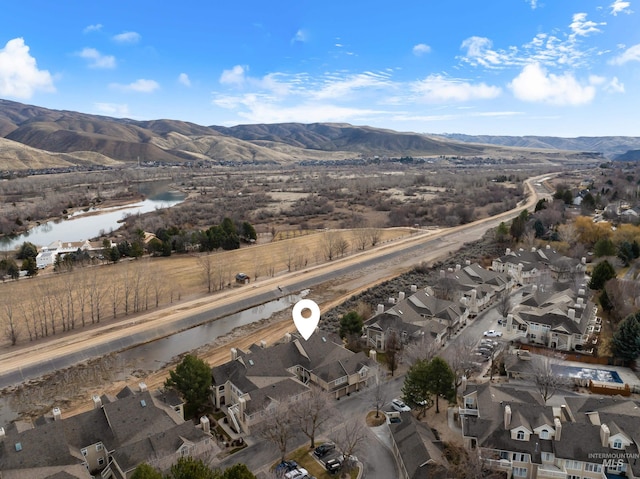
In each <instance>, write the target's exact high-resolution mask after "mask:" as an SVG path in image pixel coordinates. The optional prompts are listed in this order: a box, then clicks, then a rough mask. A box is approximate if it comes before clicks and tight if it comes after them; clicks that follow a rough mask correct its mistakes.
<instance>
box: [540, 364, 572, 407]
mask: <svg viewBox="0 0 640 479" xmlns="http://www.w3.org/2000/svg"><path fill="white" fill-rule="evenodd" d="M563 359H564V355H562V354H560V353H556V352H554V351H546V352H545V353H544V354H533V355H532V358H531V374H532V378H533V382H534V384H535V385H536V388H537V389H538V392H539V393H540V395H541V396H542V399H543V401H544V403H545V404H546V403H547V401H548V400H549V399H551V398H552V397H553V395H554V394H555V393H556V391H557V390H558V389H559V388H561V387H563V386H566V385H568V381H567V379H566V378H564V377H563V376H560V375H559V374H558V373H557V372H555V371H554V370H553V366H554V365H556V364H559V363H560V361H562V360H563Z"/></svg>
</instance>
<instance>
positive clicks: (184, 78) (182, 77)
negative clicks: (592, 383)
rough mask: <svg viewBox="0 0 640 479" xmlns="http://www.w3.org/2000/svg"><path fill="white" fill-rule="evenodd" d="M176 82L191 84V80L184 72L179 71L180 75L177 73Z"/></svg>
mask: <svg viewBox="0 0 640 479" xmlns="http://www.w3.org/2000/svg"><path fill="white" fill-rule="evenodd" d="M178 82H179V83H181V84H182V85H184V86H191V80H190V79H189V75H187V74H186V73H180V75H178Z"/></svg>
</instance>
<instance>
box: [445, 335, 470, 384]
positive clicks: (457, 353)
mask: <svg viewBox="0 0 640 479" xmlns="http://www.w3.org/2000/svg"><path fill="white" fill-rule="evenodd" d="M461 339H462V338H461ZM452 346H453V347H452V348H451V349H450V350H449V351H447V352H448V354H447V356H448V360H447V363H448V364H449V367H450V368H451V370H452V371H453V374H454V375H455V380H454V384H453V385H454V387H455V390H456V396H457V394H458V388H459V387H460V385H461V384H462V380H463V378H469V377H470V376H471V374H472V373H473V372H474V371H475V370H476V368H477V367H476V362H475V361H474V359H475V339H473V338H469V337H467V338H464V339H462V340H459V341H456V342H455V343H453V345H452Z"/></svg>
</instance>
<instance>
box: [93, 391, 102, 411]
mask: <svg viewBox="0 0 640 479" xmlns="http://www.w3.org/2000/svg"><path fill="white" fill-rule="evenodd" d="M91 399H92V400H93V409H100V408H101V407H102V399H100V396H98V395H97V394H94V395H93V396H91Z"/></svg>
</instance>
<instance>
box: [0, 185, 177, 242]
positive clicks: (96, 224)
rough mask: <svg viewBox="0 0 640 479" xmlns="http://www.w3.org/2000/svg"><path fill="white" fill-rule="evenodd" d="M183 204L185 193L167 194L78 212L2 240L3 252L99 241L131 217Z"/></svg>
mask: <svg viewBox="0 0 640 479" xmlns="http://www.w3.org/2000/svg"><path fill="white" fill-rule="evenodd" d="M184 200H185V195H184V194H183V193H180V192H175V191H164V192H161V193H157V194H154V195H153V196H150V197H148V198H146V199H145V200H143V201H138V202H136V203H130V204H128V205H122V206H114V207H110V208H91V209H88V210H86V211H79V212H77V213H75V214H73V215H70V216H69V217H68V218H67V219H58V220H52V221H47V222H46V223H43V224H41V225H39V226H36V227H34V228H32V229H30V230H29V231H28V232H26V233H23V234H21V235H18V236H15V237H13V238H2V239H0V249H1V250H4V251H13V250H15V249H17V248H18V247H20V245H22V243H24V242H25V241H29V242H31V243H33V244H35V245H36V246H38V247H39V248H41V247H43V246H48V245H50V244H51V243H53V242H54V241H58V240H60V241H62V242H70V241H84V240H87V239H91V238H96V237H99V236H101V235H103V234H105V233H107V234H108V233H111V232H112V231H114V230H117V229H118V228H120V226H121V222H122V220H123V219H125V218H126V217H128V216H133V215H137V214H142V213H149V212H152V211H155V210H158V209H162V208H171V207H172V206H175V205H177V204H179V203H182V202H183V201H184Z"/></svg>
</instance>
